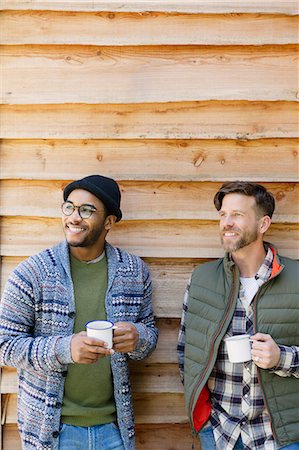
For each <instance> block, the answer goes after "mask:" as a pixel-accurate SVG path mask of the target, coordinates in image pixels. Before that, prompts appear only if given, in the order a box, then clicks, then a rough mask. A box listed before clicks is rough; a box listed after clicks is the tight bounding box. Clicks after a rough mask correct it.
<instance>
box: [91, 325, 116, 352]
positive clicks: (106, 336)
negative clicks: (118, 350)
mask: <svg viewBox="0 0 299 450" xmlns="http://www.w3.org/2000/svg"><path fill="white" fill-rule="evenodd" d="M115 328H116V326H115V325H114V323H113V322H110V321H109V320H93V321H92V322H88V323H87V324H86V332H87V336H88V337H94V338H96V339H100V340H101V341H105V342H107V344H108V348H112V347H113V330H114V329H115Z"/></svg>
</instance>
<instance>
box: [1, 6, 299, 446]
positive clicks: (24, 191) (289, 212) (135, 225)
mask: <svg viewBox="0 0 299 450" xmlns="http://www.w3.org/2000/svg"><path fill="white" fill-rule="evenodd" d="M1 7H2V11H1V13H0V38H1V42H2V48H1V61H2V73H1V75H2V84H1V86H2V91H1V99H2V102H1V105H0V113H1V128H0V158H1V167H0V216H1V232H0V238H1V239H0V256H1V259H2V267H1V278H0V281H1V292H3V291H4V289H5V283H6V281H7V279H8V277H9V274H10V273H11V271H12V270H13V269H14V268H15V267H16V265H17V264H19V263H20V262H21V261H23V260H24V259H25V258H27V257H28V256H30V255H32V254H35V253H36V252H38V251H40V250H42V249H44V248H45V247H48V246H50V245H54V244H55V243H57V242H58V241H59V240H60V239H63V232H62V229H61V222H60V204H61V198H62V191H63V188H64V186H65V185H66V184H67V183H69V182H70V181H71V180H74V179H77V178H81V177H84V176H86V175H90V174H93V173H100V174H103V175H106V176H111V177H113V178H115V179H116V180H117V181H118V182H119V185H120V188H121V191H122V210H123V220H122V221H121V222H120V223H118V224H116V226H115V227H114V229H113V230H112V231H111V232H110V233H109V235H108V240H109V241H110V242H111V243H113V244H115V245H117V246H120V247H122V248H125V249H127V250H129V251H131V252H133V253H136V254H138V255H140V256H141V257H142V258H143V259H144V260H145V262H146V263H147V264H148V267H149V269H150V272H151V276H152V280H153V307H154V313H155V315H156V317H157V326H158V328H159V342H158V345H157V349H156V350H155V352H154V353H153V354H152V355H151V356H150V357H149V358H148V359H147V360H145V361H142V362H132V363H131V364H130V368H131V376H132V385H133V391H134V406H135V412H136V422H137V426H136V448H137V450H189V449H190V448H191V446H192V443H193V440H192V435H191V430H190V426H189V424H188V419H187V414H186V411H185V404H184V395H183V386H182V384H181V382H180V379H179V372H178V365H177V354H176V343H177V336H178V331H179V322H180V316H181V307H182V299H183V296H184V292H185V288H186V284H187V282H188V279H189V278H190V275H191V273H192V270H193V269H194V268H195V267H196V266H198V265H200V264H204V263H205V262H207V261H212V260H214V259H215V258H218V257H221V256H222V255H223V250H222V248H221V245H220V240H219V236H218V222H217V221H218V215H217V211H216V210H215V208H214V206H213V197H214V194H215V192H216V191H217V189H218V188H219V187H220V186H221V184H222V183H223V182H224V181H232V180H236V179H241V180H249V181H255V182H261V183H263V184H264V185H265V186H266V187H267V188H268V189H269V190H270V191H271V192H273V194H274V196H275V200H276V205H277V206H276V211H275V214H274V216H273V224H272V226H271V228H270V230H269V231H268V233H267V236H266V239H268V240H269V241H271V242H273V243H274V244H276V245H277V246H278V248H279V250H280V252H281V253H282V254H284V255H287V256H289V257H293V258H298V257H299V233H298V229H299V221H298V197H299V195H298V193H299V184H298V135H299V133H298V113H299V105H298V102H297V100H298V98H299V94H298V91H299V89H298V69H297V65H296V61H297V59H298V56H297V55H298V42H299V39H298V31H297V27H298V18H299V16H298V5H297V2H295V1H293V0H285V1H281V0H258V1H257V0H253V1H248V0H239V1H228V0H223V1H221V2H215V1H214V0H205V1H188V0H186V1H180V2H178V1H176V0H175V1H171V0H165V1H163V2H159V1H157V0H154V1H146V0H139V1H131V0H129V1H127V2H119V1H116V0H111V1H110V2H97V1H90V0H86V1H84V2H82V1H77V2H68V1H62V0H56V1H45V0H36V1H34V2H32V1H29V0H5V1H2V2H1ZM0 374H1V377H0V388H1V404H2V424H3V427H2V435H3V436H2V443H3V449H4V450H20V448H21V447H20V440H19V437H18V433H17V427H16V420H17V406H16V405H17V373H16V370H15V369H12V368H7V367H5V368H2V370H1V371H0ZM198 448H199V444H198V442H197V441H195V449H198Z"/></svg>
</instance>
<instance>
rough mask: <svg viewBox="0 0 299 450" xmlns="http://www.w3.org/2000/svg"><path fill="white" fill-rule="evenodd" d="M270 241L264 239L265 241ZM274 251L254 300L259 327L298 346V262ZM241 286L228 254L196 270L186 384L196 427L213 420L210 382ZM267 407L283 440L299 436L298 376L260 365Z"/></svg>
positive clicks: (190, 305) (188, 322)
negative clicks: (268, 274) (266, 277)
mask: <svg viewBox="0 0 299 450" xmlns="http://www.w3.org/2000/svg"><path fill="white" fill-rule="evenodd" d="M269 245H270V244H267V243H265V246H266V247H267V246H269ZM271 248H272V251H273V252H274V254H275V257H274V263H273V271H272V275H271V277H270V279H269V280H268V281H267V282H266V283H265V284H264V285H263V286H262V287H261V288H260V290H259V291H258V293H257V295H256V297H255V299H254V312H255V314H254V316H255V323H254V327H255V332H261V333H266V334H270V335H271V336H272V338H273V339H274V341H275V342H276V343H277V344H281V345H287V346H292V345H299V283H298V280H299V277H298V275H299V264H298V262H297V261H294V260H291V259H289V258H283V257H280V258H279V257H278V256H277V254H276V250H275V249H274V247H273V246H272V245H271ZM238 291H239V271H238V268H237V267H236V266H235V265H234V263H233V262H232V261H230V260H229V258H228V257H227V256H225V258H224V259H219V260H217V261H213V262H211V263H207V264H204V265H203V266H201V267H199V268H197V269H195V270H194V272H193V274H192V278H191V284H190V289H189V297H188V312H187V316H186V343H185V362H184V387H185V399H186V407H187V411H188V414H189V418H190V421H191V424H192V427H193V429H195V430H196V431H199V430H200V429H201V428H202V426H203V425H204V424H205V423H206V422H207V420H209V416H210V412H211V405H210V401H209V392H208V389H207V387H206V383H207V381H208V378H209V376H210V374H211V371H212V369H213V367H214V364H215V361H216V358H217V352H218V348H219V345H220V342H221V340H222V338H223V336H224V335H225V333H226V330H227V328H228V326H229V324H230V321H231V319H232V316H233V313H234V309H235V306H236V302H237V298H238ZM258 373H259V381H260V384H261V387H262V391H263V395H264V401H265V405H266V408H267V410H268V412H269V414H270V417H271V422H272V429H273V434H274V437H275V439H276V441H277V443H278V444H279V445H287V444H290V443H292V442H298V441H299V420H298V417H299V379H298V378H295V377H293V376H291V377H281V376H278V375H276V374H274V373H272V372H271V371H270V370H265V369H259V370H258Z"/></svg>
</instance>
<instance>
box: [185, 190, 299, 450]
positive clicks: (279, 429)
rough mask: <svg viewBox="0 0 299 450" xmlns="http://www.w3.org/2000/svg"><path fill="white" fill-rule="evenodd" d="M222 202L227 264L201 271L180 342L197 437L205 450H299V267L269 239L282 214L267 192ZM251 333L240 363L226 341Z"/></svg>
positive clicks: (236, 193)
mask: <svg viewBox="0 0 299 450" xmlns="http://www.w3.org/2000/svg"><path fill="white" fill-rule="evenodd" d="M214 204H215V207H216V209H217V211H219V218H220V238H221V243H222V246H223V248H224V250H225V256H224V258H221V259H219V260H217V261H213V262H210V263H207V264H203V265H202V266H200V267H198V268H196V269H195V270H194V272H193V274H192V277H191V280H190V282H189V284H188V287H187V291H186V295H185V299H184V305H183V315H182V322H181V327H180V333H179V343H178V356H179V365H180V372H181V378H182V381H183V383H184V389H185V399H186V408H187V411H188V415H189V419H190V422H191V425H192V430H193V433H194V434H198V435H199V437H200V441H201V446H202V450H215V449H218V450H220V449H221V450H233V449H235V450H242V449H245V450H277V449H288V450H295V449H297V450H298V449H299V380H298V378H299V282H298V280H299V277H298V275H299V264H298V262H297V261H294V260H291V259H289V258H285V257H281V256H279V255H278V253H277V250H276V249H275V247H274V246H273V245H272V244H270V243H267V242H264V240H263V236H264V234H265V232H266V231H267V230H268V228H269V226H270V224H271V218H272V214H273V211H274V208H275V200H274V197H273V195H272V194H271V193H270V192H268V191H267V190H266V189H265V188H264V187H263V186H261V185H259V184H254V183H248V182H241V181H236V182H229V183H225V184H224V185H223V186H222V187H221V188H220V190H219V191H218V192H217V193H216V195H215V197H214ZM244 335H249V336H250V340H251V342H252V344H251V350H250V347H249V351H248V356H247V358H245V357H244V358H243V353H242V352H240V353H241V360H242V362H239V361H240V360H238V359H237V360H235V359H232V357H231V356H230V357H229V356H228V351H227V345H226V343H225V339H227V338H230V337H233V336H240V337H241V339H244V337H245V336H244ZM240 337H238V339H240ZM242 358H243V359H242ZM236 361H237V362H236Z"/></svg>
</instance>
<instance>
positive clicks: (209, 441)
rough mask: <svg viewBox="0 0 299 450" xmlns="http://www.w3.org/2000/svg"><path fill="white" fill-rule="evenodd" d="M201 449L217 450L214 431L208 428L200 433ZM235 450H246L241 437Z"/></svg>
mask: <svg viewBox="0 0 299 450" xmlns="http://www.w3.org/2000/svg"><path fill="white" fill-rule="evenodd" d="M199 437H200V443H201V449H202V450H216V444H215V439H214V434H213V429H212V427H211V426H208V427H206V428H204V429H203V430H201V431H200V432H199ZM234 450H244V446H243V442H242V439H241V436H240V437H239V439H238V440H237V442H236V444H235V446H234Z"/></svg>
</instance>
